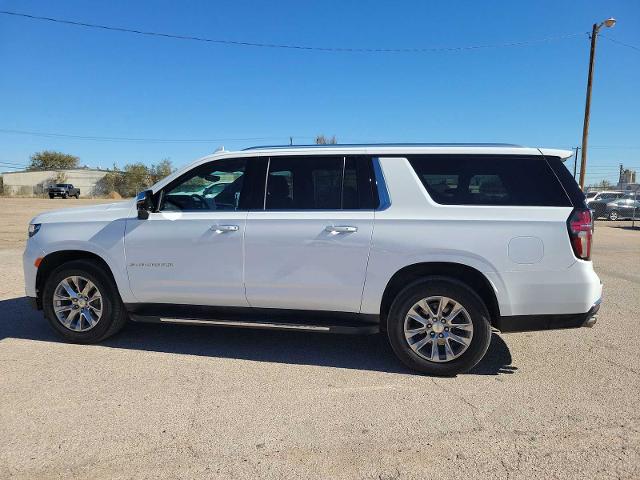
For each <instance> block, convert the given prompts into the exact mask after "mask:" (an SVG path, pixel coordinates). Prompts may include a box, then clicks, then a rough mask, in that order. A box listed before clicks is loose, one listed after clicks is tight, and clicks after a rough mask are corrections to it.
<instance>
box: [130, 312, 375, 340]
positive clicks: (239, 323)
mask: <svg viewBox="0 0 640 480" xmlns="http://www.w3.org/2000/svg"><path fill="white" fill-rule="evenodd" d="M129 316H130V318H131V320H133V321H134V322H145V323H172V324H179V325H205V326H216V327H236V328H257V329H270V330H297V331H304V332H318V333H341V334H360V335H367V334H374V333H378V332H379V331H380V327H379V325H378V324H376V323H360V322H359V323H355V322H345V323H342V322H339V323H338V322H333V323H327V322H324V321H323V322H316V323H300V322H291V321H286V322H283V321H275V320H268V319H255V320H254V319H251V320H248V319H247V320H240V319H214V318H173V317H161V316H151V315H139V314H137V313H130V314H129Z"/></svg>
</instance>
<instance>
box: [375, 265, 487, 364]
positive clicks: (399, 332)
mask: <svg viewBox="0 0 640 480" xmlns="http://www.w3.org/2000/svg"><path fill="white" fill-rule="evenodd" d="M434 296H444V297H448V298H451V299H453V300H455V301H456V302H458V303H459V304H461V305H462V306H463V307H464V308H465V309H466V310H467V312H468V314H469V316H470V319H471V323H472V325H473V336H472V338H471V343H470V344H469V346H468V347H467V349H466V350H465V351H463V352H462V354H461V355H460V356H459V357H457V358H455V359H453V360H451V361H448V362H442V363H438V362H434V361H430V360H427V359H425V358H422V357H421V356H419V355H418V354H417V353H415V352H414V351H413V350H412V349H411V347H410V346H409V344H408V343H407V340H406V339H405V335H404V320H405V317H406V315H407V313H408V311H409V309H411V308H412V307H413V305H414V304H415V303H417V302H418V301H419V300H421V299H424V298H428V297H434ZM489 318H490V317H489V312H488V311H487V307H486V306H485V304H484V302H483V301H482V299H481V298H480V297H479V296H478V295H477V294H476V293H475V292H474V291H473V290H472V289H470V288H469V287H467V286H466V285H465V284H464V283H462V282H460V281H458V280H455V279H453V278H449V277H441V276H433V277H427V278H424V279H421V280H419V281H417V282H415V283H412V284H410V285H409V286H407V287H406V288H405V289H404V290H402V291H401V292H400V293H399V294H398V295H397V296H396V298H395V300H394V302H393V304H392V305H391V309H390V311H389V315H388V316H387V335H388V337H389V342H390V343H391V347H392V348H393V351H394V352H395V354H396V356H397V357H398V358H399V359H400V360H401V361H402V362H403V363H404V364H405V365H406V366H408V367H409V368H411V369H413V370H416V371H418V372H421V373H425V374H427V375H437V376H453V375H456V374H458V373H464V372H466V371H468V370H470V369H471V368H473V367H474V366H475V365H476V364H477V363H478V362H479V361H480V360H481V359H482V357H484V355H485V353H486V352H487V349H488V348H489V343H491V324H490V321H489Z"/></svg>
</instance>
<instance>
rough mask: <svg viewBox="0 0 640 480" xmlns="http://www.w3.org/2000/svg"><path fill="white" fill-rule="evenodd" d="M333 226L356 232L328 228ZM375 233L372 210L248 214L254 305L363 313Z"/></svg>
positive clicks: (249, 276)
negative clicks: (371, 247)
mask: <svg viewBox="0 0 640 480" xmlns="http://www.w3.org/2000/svg"><path fill="white" fill-rule="evenodd" d="M332 226H338V227H355V228H356V229H357V231H333V232H332V231H328V230H327V227H332ZM329 230H332V229H331V228H330V229H329ZM333 230H352V229H333ZM372 231H373V211H371V210H369V211H366V210H362V211H305V212H283V211H280V212H277V211H274V212H265V211H259V212H249V216H248V218H247V230H246V235H245V283H246V292H247V300H248V301H249V304H250V305H251V306H253V307H262V308H295V309H303V310H327V311H344V312H358V311H359V310H360V301H361V298H362V289H363V287H364V280H365V275H366V268H367V261H368V257H369V248H370V243H371V234H372Z"/></svg>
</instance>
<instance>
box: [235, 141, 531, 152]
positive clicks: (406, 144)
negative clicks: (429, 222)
mask: <svg viewBox="0 0 640 480" xmlns="http://www.w3.org/2000/svg"><path fill="white" fill-rule="evenodd" d="M344 147H512V148H513V147H522V145H515V144H511V143H333V144H327V145H318V144H307V145H256V146H253V147H248V148H244V149H243V151H245V150H267V149H269V150H271V149H288V148H344Z"/></svg>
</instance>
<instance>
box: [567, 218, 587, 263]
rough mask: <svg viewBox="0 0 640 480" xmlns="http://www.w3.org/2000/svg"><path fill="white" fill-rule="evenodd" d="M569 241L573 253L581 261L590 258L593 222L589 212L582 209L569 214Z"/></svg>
mask: <svg viewBox="0 0 640 480" xmlns="http://www.w3.org/2000/svg"><path fill="white" fill-rule="evenodd" d="M567 227H568V229H569V239H570V240H571V246H572V247H573V253H575V255H576V257H578V258H580V259H582V260H589V259H590V258H591V244H592V243H593V220H592V218H591V210H589V209H582V210H577V209H576V210H574V211H573V212H571V216H570V217H569V220H567Z"/></svg>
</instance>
